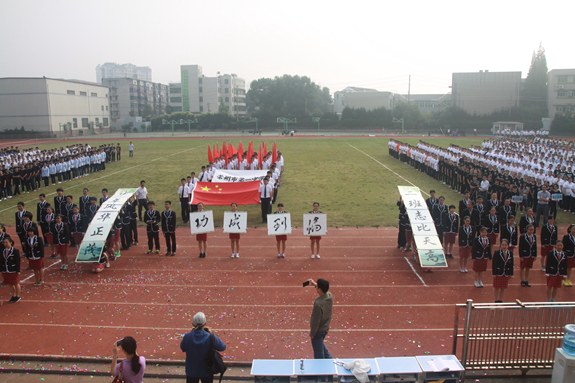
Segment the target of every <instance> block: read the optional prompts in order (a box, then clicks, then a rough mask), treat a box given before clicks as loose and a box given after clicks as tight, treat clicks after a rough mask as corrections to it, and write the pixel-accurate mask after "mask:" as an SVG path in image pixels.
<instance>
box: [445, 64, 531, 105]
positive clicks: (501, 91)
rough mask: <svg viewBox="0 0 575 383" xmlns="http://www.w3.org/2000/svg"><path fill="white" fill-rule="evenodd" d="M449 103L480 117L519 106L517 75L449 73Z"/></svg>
mask: <svg viewBox="0 0 575 383" xmlns="http://www.w3.org/2000/svg"><path fill="white" fill-rule="evenodd" d="M451 87H452V96H451V99H452V104H453V106H457V107H459V108H462V109H463V110H465V111H466V112H467V113H469V114H477V115H484V114H490V113H493V112H496V111H500V110H502V109H505V110H509V109H510V108H513V107H517V106H519V100H520V95H521V94H520V93H521V72H489V71H488V70H486V71H482V70H480V71H479V72H471V73H453V74H452V83H451Z"/></svg>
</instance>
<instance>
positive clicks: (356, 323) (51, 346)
mask: <svg viewBox="0 0 575 383" xmlns="http://www.w3.org/2000/svg"><path fill="white" fill-rule="evenodd" d="M178 231H179V232H178V237H177V240H178V253H177V255H176V256H175V257H165V256H163V255H156V254H150V255H146V254H145V252H146V250H147V248H146V246H147V245H145V243H146V240H145V238H146V234H145V231H144V228H143V227H142V228H140V231H139V236H140V238H139V239H140V245H139V246H134V247H132V249H131V250H129V251H124V252H122V256H121V257H120V258H119V259H118V260H116V261H115V262H113V263H112V267H111V268H109V269H105V270H104V272H103V273H102V274H100V275H95V274H92V273H91V272H90V271H89V269H88V266H87V265H73V266H71V267H70V270H69V271H67V272H64V271H60V270H59V266H60V265H59V263H57V261H55V260H51V259H46V266H47V267H48V269H47V270H46V277H45V280H46V283H45V285H44V286H42V287H34V286H33V285H32V282H33V277H31V275H32V274H31V272H30V271H29V270H24V271H23V272H22V275H21V280H23V283H22V286H23V291H22V294H21V295H22V301H21V302H19V303H16V304H9V303H7V301H8V299H9V298H10V296H9V293H8V288H6V287H3V288H1V289H0V300H1V301H2V305H1V307H0V334H2V335H3V336H2V342H0V353H2V354H10V355H14V354H18V355H51V356H70V357H77V356H85V357H109V356H110V346H111V344H112V342H113V341H114V340H115V339H117V338H121V337H123V336H125V335H132V336H134V337H135V338H136V339H137V340H138V342H139V347H138V351H139V352H140V353H141V354H142V355H145V356H146V357H148V358H153V359H156V358H157V359H183V358H184V355H183V353H181V352H180V350H179V341H180V339H181V336H182V334H184V333H185V332H187V331H189V330H190V329H191V327H192V317H193V315H194V314H195V313H196V312H197V311H204V312H205V313H206V315H207V316H208V326H209V327H211V328H213V329H214V330H215V331H216V334H218V336H219V337H221V338H222V339H223V340H224V342H226V343H227V344H228V348H227V350H226V352H225V358H226V360H230V361H247V362H249V361H251V360H252V359H254V358H272V357H273V358H311V357H312V356H313V354H312V348H311V344H310V340H309V336H308V328H309V317H310V314H311V308H312V302H313V299H314V298H315V297H316V295H315V291H314V289H310V288H302V285H301V284H302V282H304V281H305V280H307V279H308V278H314V279H317V278H326V279H328V280H329V281H330V283H331V289H330V291H332V293H333V294H334V297H335V304H334V314H333V319H332V323H331V330H330V332H329V334H328V337H327V338H326V339H327V344H328V349H329V350H330V352H331V353H332V354H333V355H334V356H336V357H350V358H355V357H368V356H379V355H385V356H402V355H422V354H445V353H451V347H452V339H453V338H452V336H453V322H454V312H455V308H454V305H455V304H456V303H464V302H465V301H466V299H468V298H470V299H473V300H474V301H476V302H492V301H493V299H494V298H493V289H492V288H491V284H490V282H491V278H490V277H489V276H487V277H486V278H485V279H484V283H485V287H484V288H482V289H478V288H475V287H474V286H473V281H474V277H473V273H469V274H461V273H460V272H459V266H458V259H455V260H450V266H449V268H447V269H438V270H435V271H434V272H433V273H425V272H422V271H421V268H420V267H419V266H418V265H417V264H416V263H415V261H414V260H413V254H412V253H402V252H401V251H400V250H399V249H397V246H396V238H397V229H396V228H360V229H358V228H330V230H329V232H328V234H329V235H328V236H326V237H324V238H323V239H322V241H321V244H322V250H321V252H320V254H321V256H322V257H321V259H319V260H318V259H315V260H312V259H310V257H309V255H310V249H309V242H310V241H309V239H308V238H307V237H304V236H303V235H302V234H301V229H294V234H292V235H291V236H290V237H289V239H288V241H287V245H288V246H287V251H286V255H287V258H286V259H277V258H276V255H277V253H276V249H275V246H276V242H275V238H270V237H268V236H267V230H266V229H264V228H257V229H254V228H251V229H249V230H248V233H247V234H244V235H242V239H241V243H240V244H241V248H240V257H241V258H240V259H231V258H230V254H231V252H230V247H229V240H228V238H227V235H226V234H223V233H222V232H221V229H218V231H217V232H216V233H210V234H209V235H208V252H207V258H206V259H199V258H198V250H197V244H196V241H195V238H194V237H192V236H191V235H190V234H189V232H188V231H187V228H184V227H181V228H178ZM8 232H9V234H13V228H8ZM14 235H15V234H14ZM161 243H162V245H164V241H163V239H161ZM71 250H72V249H71ZM455 253H456V251H455ZM518 264H519V262H518V259H516V265H518ZM536 265H537V266H539V265H540V264H539V262H538V261H536ZM26 266H27V261H26V260H24V261H23V269H25V268H26ZM411 266H413V267H414V270H415V271H414V270H412V268H411ZM469 269H471V267H469ZM516 274H517V275H518V274H519V270H518V269H517V270H516ZM420 278H421V279H420ZM530 282H531V285H532V286H533V287H531V288H525V287H521V286H519V278H518V276H517V277H515V278H513V279H512V281H511V283H510V287H509V289H508V291H507V293H506V297H505V298H506V299H505V300H506V301H513V300H514V299H516V298H518V299H520V300H522V301H545V300H546V295H545V291H546V285H545V278H544V275H543V273H542V272H541V271H540V270H537V269H534V270H533V271H532V276H531V277H530ZM572 295H573V290H572V289H568V288H562V289H561V291H560V292H559V295H558V300H562V301H568V300H572Z"/></svg>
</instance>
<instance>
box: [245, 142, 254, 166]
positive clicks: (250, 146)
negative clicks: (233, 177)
mask: <svg viewBox="0 0 575 383" xmlns="http://www.w3.org/2000/svg"><path fill="white" fill-rule="evenodd" d="M253 155H254V143H253V142H251V141H250V143H249V144H248V155H247V157H248V166H249V169H248V170H251V169H252V162H251V161H252V156H253Z"/></svg>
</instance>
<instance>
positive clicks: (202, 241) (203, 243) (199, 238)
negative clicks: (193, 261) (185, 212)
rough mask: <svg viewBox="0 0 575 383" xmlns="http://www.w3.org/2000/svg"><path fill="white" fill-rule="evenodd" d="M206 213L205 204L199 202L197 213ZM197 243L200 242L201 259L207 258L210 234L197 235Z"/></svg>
mask: <svg viewBox="0 0 575 383" xmlns="http://www.w3.org/2000/svg"><path fill="white" fill-rule="evenodd" d="M203 211H204V204H203V203H201V202H198V211H197V213H202V212H203ZM196 241H198V248H199V249H200V258H205V257H206V249H207V243H206V242H207V241H208V233H201V234H196Z"/></svg>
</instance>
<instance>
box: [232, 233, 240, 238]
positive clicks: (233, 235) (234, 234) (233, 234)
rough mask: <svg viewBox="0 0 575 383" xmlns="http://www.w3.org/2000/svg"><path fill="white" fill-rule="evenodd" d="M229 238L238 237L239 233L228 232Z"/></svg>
mask: <svg viewBox="0 0 575 383" xmlns="http://www.w3.org/2000/svg"><path fill="white" fill-rule="evenodd" d="M230 239H240V233H230Z"/></svg>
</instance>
